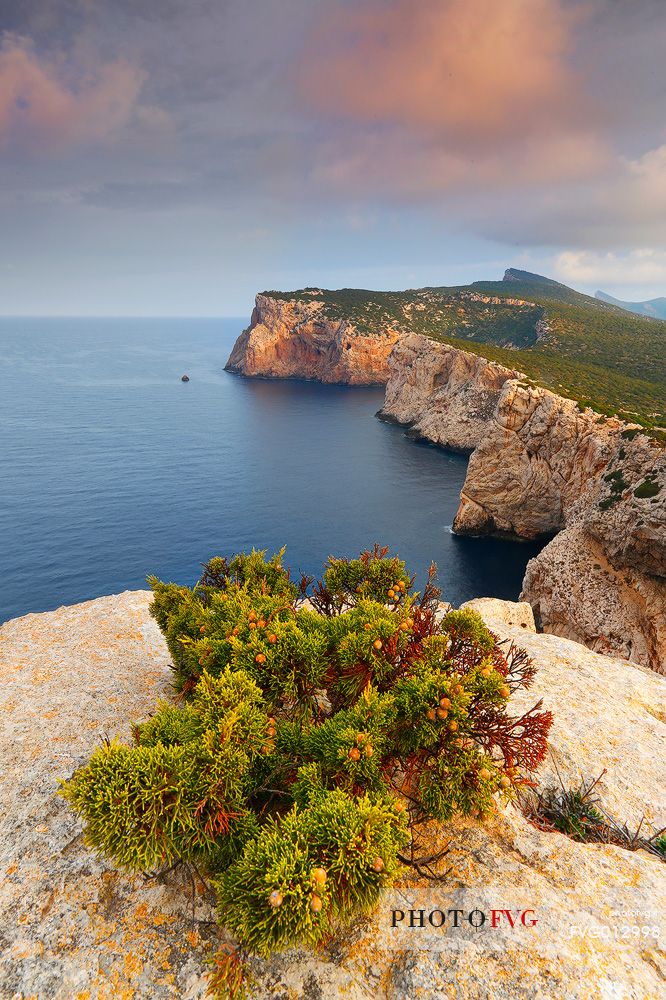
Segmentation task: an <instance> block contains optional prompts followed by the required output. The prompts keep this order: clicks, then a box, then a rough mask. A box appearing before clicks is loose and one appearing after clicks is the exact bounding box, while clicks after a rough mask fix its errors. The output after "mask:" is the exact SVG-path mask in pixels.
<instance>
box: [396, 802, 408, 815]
mask: <svg viewBox="0 0 666 1000" xmlns="http://www.w3.org/2000/svg"><path fill="white" fill-rule="evenodd" d="M393 807H394V809H395V811H396V812H399V813H404V811H405V809H406V808H407V807H406V806H405V803H404V802H394V803H393Z"/></svg>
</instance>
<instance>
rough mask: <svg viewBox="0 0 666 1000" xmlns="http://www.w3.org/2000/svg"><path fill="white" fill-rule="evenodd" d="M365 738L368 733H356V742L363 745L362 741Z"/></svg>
mask: <svg viewBox="0 0 666 1000" xmlns="http://www.w3.org/2000/svg"><path fill="white" fill-rule="evenodd" d="M365 739H366V734H365V733H357V734H356V742H357V743H358V745H359V746H360V745H361V743H363V741H364V740H365Z"/></svg>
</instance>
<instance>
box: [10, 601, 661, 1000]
mask: <svg viewBox="0 0 666 1000" xmlns="http://www.w3.org/2000/svg"><path fill="white" fill-rule="evenodd" d="M150 596H151V595H150V594H149V593H147V592H144V591H139V592H134V593H125V594H120V595H117V596H114V597H104V598H100V599H99V600H95V601H89V602H87V603H85V604H80V605H77V606H74V607H69V608H60V609H58V610H57V611H53V612H49V613H47V614H41V615H27V616H26V617H24V618H20V619H16V620H14V621H10V622H7V623H6V624H5V625H3V626H2V627H1V628H0V677H1V679H2V684H1V685H0V701H1V702H2V712H3V727H2V731H1V732H0V755H1V756H2V760H3V762H4V771H5V781H4V783H3V787H2V792H1V796H2V811H1V815H0V827H1V829H0V844H1V845H2V847H1V853H2V873H3V878H2V880H1V881H0V917H1V918H2V929H3V947H2V953H1V954H0V995H1V996H2V997H7V998H9V997H15V998H17V1000H18V998H26V1000H27V998H28V997H36V998H37V997H38V998H40V1000H74V998H77V997H78V998H81V1000H83V998H89V1000H111V998H122V997H124V998H130V997H131V998H134V1000H167V998H173V997H179V998H182V1000H205V997H206V995H207V985H208V984H207V980H206V970H207V964H206V963H207V960H208V958H209V957H210V954H211V952H212V951H213V950H214V949H216V948H218V947H219V946H220V944H221V943H222V940H225V938H223V937H221V936H220V934H219V933H218V932H217V930H216V928H215V924H214V920H215V913H214V911H213V908H212V906H211V903H210V900H209V897H208V893H206V892H205V887H204V886H203V885H202V883H200V882H199V881H198V880H197V881H196V883H195V884H194V885H193V884H192V882H191V881H190V879H189V878H188V877H187V876H186V875H185V874H184V873H183V869H180V870H179V871H172V872H170V873H166V874H164V875H161V876H159V877H154V876H153V877H146V878H144V877H141V876H138V875H129V874H124V873H123V872H120V871H117V870H114V869H112V868H110V867H109V866H108V865H107V864H106V862H105V861H104V860H103V859H102V858H100V857H98V856H96V855H95V854H94V853H93V851H92V850H91V849H90V847H88V846H87V845H86V844H85V842H84V839H83V833H82V829H81V824H80V822H79V820H78V819H77V818H76V816H75V815H74V813H73V812H72V810H71V809H69V807H68V806H67V804H66V803H65V802H64V801H63V800H62V799H61V798H58V797H56V795H55V792H56V789H57V782H58V779H60V778H67V777H69V776H70V775H71V774H72V772H73V771H74V770H75V769H76V768H77V767H79V766H80V765H81V764H83V763H84V762H85V761H87V760H88V759H89V757H90V755H91V753H92V752H93V750H94V749H95V748H96V747H97V746H99V744H100V742H101V741H102V740H103V739H105V738H113V737H114V736H116V735H118V736H119V737H120V738H121V739H122V740H128V739H129V738H130V720H137V721H139V720H141V719H145V718H146V717H147V716H148V715H149V713H151V712H152V711H153V710H154V707H155V701H156V699H157V698H158V697H166V698H170V697H172V696H173V691H172V689H171V679H172V674H171V670H170V668H169V653H168V650H167V648H166V645H165V643H164V640H163V638H162V636H161V635H160V633H159V631H158V629H157V625H156V624H155V622H154V621H153V620H152V619H151V617H150V615H149V613H148V605H149V601H150ZM475 603H476V602H475ZM477 607H478V610H479V611H480V612H481V614H482V615H483V616H484V617H485V618H486V620H487V621H488V624H489V625H490V627H491V628H492V629H493V630H494V631H496V632H497V633H498V634H499V635H500V637H501V638H508V639H510V640H514V641H516V642H517V643H519V644H520V645H522V646H524V647H526V649H527V650H528V652H529V654H530V655H531V656H532V657H533V658H534V660H535V663H536V664H537V667H538V673H537V675H536V678H535V684H534V687H533V688H532V689H531V690H530V691H529V692H527V693H526V695H523V696H522V698H521V700H519V697H518V696H517V695H514V696H513V698H514V699H515V706H512V707H515V710H516V711H517V712H520V711H521V710H524V709H525V708H527V707H529V705H531V704H533V702H534V700H535V699H536V698H539V697H543V698H544V704H545V707H546V708H548V709H551V710H552V711H553V713H554V716H555V721H554V724H553V729H552V731H551V738H550V744H551V755H550V756H549V759H548V761H547V762H546V763H545V764H544V768H543V771H542V772H540V774H541V777H540V780H541V782H542V783H551V782H553V781H555V782H557V781H558V780H559V778H560V777H561V779H562V780H563V781H564V782H565V783H566V785H571V784H573V785H577V783H578V782H579V780H580V778H581V776H585V777H586V778H589V777H596V776H597V775H598V774H599V773H600V772H601V771H602V769H603V768H606V769H607V770H606V774H605V775H604V777H603V780H602V782H601V784H600V786H599V790H600V794H601V796H602V800H603V802H604V804H605V805H606V807H607V808H608V810H609V811H610V812H611V814H613V815H615V816H616V817H617V818H618V819H619V820H621V821H625V820H626V821H627V822H628V823H629V824H630V826H631V827H632V828H634V829H635V827H636V825H637V824H638V823H639V822H640V819H641V817H642V816H643V815H644V814H645V816H646V822H645V825H644V831H645V832H647V831H649V830H653V829H658V828H659V827H660V826H663V824H664V823H665V822H666V816H665V814H664V801H665V800H664V794H663V759H664V753H665V750H664V747H665V739H666V712H665V710H664V699H665V695H666V690H665V689H666V681H664V679H663V678H660V677H657V676H656V675H655V674H652V673H650V672H649V671H643V670H640V669H638V668H637V667H634V666H631V665H630V664H626V663H621V662H619V661H617V660H613V659H609V658H607V657H604V656H599V655H597V654H595V653H592V652H590V651H589V650H587V649H585V648H584V647H581V646H579V645H577V644H575V643H573V642H568V641H567V640H566V639H560V638H557V637H555V636H545V635H537V634H535V633H534V631H533V624H532V622H531V620H530V616H529V614H526V611H528V610H529V609H525V607H524V606H523V607H522V608H521V607H520V606H517V605H511V604H508V603H505V602H502V601H491V602H485V601H484V602H479V603H478V604H477ZM510 623H514V624H510ZM521 626H522V627H521ZM618 692H619V693H621V696H618ZM428 836H429V837H430V839H431V842H432V844H433V849H434V850H433V853H434V851H435V850H440V849H441V848H442V847H444V846H445V845H448V852H447V854H446V856H445V858H444V859H443V860H442V862H440V869H439V870H440V872H441V873H442V878H441V879H440V881H439V883H438V884H437V885H436V886H433V885H432V884H430V885H428V884H426V883H424V882H422V881H421V882H419V880H414V876H413V875H411V876H410V880H409V881H407V880H405V881H404V882H403V883H402V884H401V885H400V887H399V888H398V889H397V890H396V892H395V893H394V894H391V893H387V894H386V896H385V898H384V899H383V900H382V902H381V903H380V906H379V907H378V908H377V910H376V911H375V912H374V913H372V914H369V915H368V917H367V918H366V919H363V920H359V921H357V922H356V924H355V925H354V928H353V932H352V933H351V934H349V933H346V934H339V935H338V936H337V937H335V938H333V939H332V940H331V941H330V942H329V943H328V944H327V946H326V947H325V948H322V949H321V950H320V951H318V952H316V953H315V952H311V951H308V950H304V949H290V950H289V951H288V952H284V953H282V954H280V955H275V956H273V957H272V958H270V959H268V960H263V959H259V958H257V957H253V958H251V960H250V966H251V972H252V986H251V993H250V995H251V996H252V997H253V998H254V1000H269V998H275V997H287V996H290V997H291V996H293V997H296V996H298V997H326V998H327V1000H328V998H330V1000H336V998H339V1000H342V998H343V997H344V998H346V1000H367V998H368V997H374V998H376V1000H389V998H390V1000H411V998H413V997H419V996H424V997H425V996H428V997H430V996H433V997H444V996H454V995H455V996H460V997H465V998H466V1000H486V998H487V997H489V996H494V997H497V998H498V1000H499V998H500V997H503V998H511V1000H533V998H535V997H543V998H545V997H569V998H572V1000H574V998H581V1000H582V998H583V997H585V1000H608V998H610V997H632V998H634V1000H654V998H656V997H657V996H660V995H662V994H663V980H664V974H665V973H666V966H665V964H664V962H665V959H664V951H663V948H662V946H661V945H660V944H659V940H660V939H659V938H658V936H656V935H657V934H658V932H659V922H660V919H661V914H662V911H663V910H664V908H665V907H666V868H665V867H664V865H663V863H662V862H661V861H660V860H659V859H658V858H657V857H655V856H654V855H651V854H648V853H647V852H645V851H642V850H639V851H627V850H624V849H622V848H619V847H614V846H609V845H606V844H584V843H576V842H575V841H573V840H570V839H569V838H568V837H565V836H563V835H562V834H558V833H546V832H543V831H542V830H539V829H537V828H536V827H534V826H532V825H531V824H530V823H529V822H528V821H527V820H526V819H525V817H524V816H523V815H522V813H521V812H520V811H519V810H518V809H516V808H515V807H513V806H509V807H507V808H506V809H501V810H498V812H497V814H496V815H495V816H494V818H492V819H491V820H489V821H488V822H486V823H483V824H482V823H478V822H476V821H474V820H455V821H452V822H450V823H447V824H445V825H443V826H438V825H436V824H431V825H430V826H429V828H428ZM444 873H445V874H444ZM195 890H196V891H195ZM408 900H413V901H414V902H413V905H412V904H410V903H409V902H408V903H407V905H405V902H406V901H408ZM421 900H423V902H421ZM392 907H397V908H402V909H403V910H407V909H408V908H413V909H418V908H425V909H426V910H427V911H430V910H432V909H442V910H444V911H446V910H448V909H450V908H461V909H464V910H466V911H468V912H469V911H470V910H472V909H475V908H480V909H481V910H483V911H485V912H486V913H488V912H489V911H490V909H491V908H494V907H509V908H517V907H529V908H530V909H533V910H535V916H536V918H537V924H536V925H534V926H533V927H525V926H519V927H516V928H515V929H511V928H510V927H509V925H508V924H507V921H506V920H503V921H502V923H501V925H500V927H498V928H496V929H493V930H488V929H487V928H486V930H483V931H481V932H480V931H479V930H478V929H477V930H473V929H470V930H469V932H468V933H462V932H461V933H456V932H449V931H447V932H446V933H444V931H443V930H442V928H441V927H438V926H437V925H435V927H434V929H433V927H428V926H427V925H426V928H425V929H422V930H419V931H415V930H414V929H413V928H412V929H409V927H408V926H407V922H406V921H405V929H404V930H402V929H401V928H400V927H397V928H395V927H392V926H391V909H392ZM643 928H645V929H643ZM662 933H663V928H662ZM498 984H499V986H498Z"/></svg>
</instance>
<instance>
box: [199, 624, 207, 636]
mask: <svg viewBox="0 0 666 1000" xmlns="http://www.w3.org/2000/svg"><path fill="white" fill-rule="evenodd" d="M199 631H200V632H201V634H202V635H203V633H204V632H205V631H206V626H205V625H202V626H201V628H200V629H199Z"/></svg>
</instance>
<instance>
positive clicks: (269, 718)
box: [268, 715, 275, 726]
mask: <svg viewBox="0 0 666 1000" xmlns="http://www.w3.org/2000/svg"><path fill="white" fill-rule="evenodd" d="M268 725H269V726H274V725H275V719H274V718H273V716H272V715H270V716H269V717H268Z"/></svg>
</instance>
